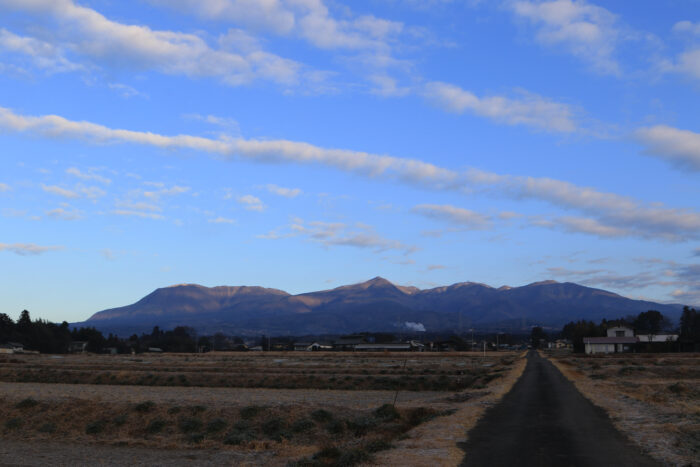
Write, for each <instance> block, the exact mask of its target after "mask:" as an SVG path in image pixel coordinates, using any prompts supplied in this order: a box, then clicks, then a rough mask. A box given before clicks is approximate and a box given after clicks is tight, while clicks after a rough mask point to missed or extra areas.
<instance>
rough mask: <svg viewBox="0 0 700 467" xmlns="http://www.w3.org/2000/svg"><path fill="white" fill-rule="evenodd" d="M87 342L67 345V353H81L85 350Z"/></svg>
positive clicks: (74, 342)
mask: <svg viewBox="0 0 700 467" xmlns="http://www.w3.org/2000/svg"><path fill="white" fill-rule="evenodd" d="M87 345H88V343H87V341H73V342H71V343H70V344H69V345H68V352H70V353H83V352H85V350H86V349H87Z"/></svg>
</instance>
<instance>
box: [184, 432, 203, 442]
mask: <svg viewBox="0 0 700 467" xmlns="http://www.w3.org/2000/svg"><path fill="white" fill-rule="evenodd" d="M202 441H204V434H202V433H190V434H188V435H187V442H188V443H192V444H199V443H201V442H202Z"/></svg>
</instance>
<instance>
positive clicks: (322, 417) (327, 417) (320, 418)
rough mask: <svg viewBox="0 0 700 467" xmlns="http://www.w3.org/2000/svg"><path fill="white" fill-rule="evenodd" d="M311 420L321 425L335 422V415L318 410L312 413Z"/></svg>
mask: <svg viewBox="0 0 700 467" xmlns="http://www.w3.org/2000/svg"><path fill="white" fill-rule="evenodd" d="M311 418H313V419H314V420H316V421H317V422H321V423H323V422H330V421H331V420H333V414H332V413H330V412H329V411H327V410H323V409H318V410H314V411H313V412H311Z"/></svg>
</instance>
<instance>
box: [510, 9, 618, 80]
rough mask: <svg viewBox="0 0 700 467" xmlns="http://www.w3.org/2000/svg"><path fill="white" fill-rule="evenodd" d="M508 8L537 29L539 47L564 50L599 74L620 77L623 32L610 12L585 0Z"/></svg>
mask: <svg viewBox="0 0 700 467" xmlns="http://www.w3.org/2000/svg"><path fill="white" fill-rule="evenodd" d="M507 5H508V8H510V9H511V10H512V11H513V13H515V14H516V15H518V16H519V17H521V18H525V19H527V20H529V21H530V22H531V23H533V24H534V25H536V26H537V28H538V29H537V33H536V39H537V41H539V42H540V43H542V44H545V45H554V46H556V45H559V46H562V47H564V48H566V49H567V51H568V52H569V53H571V54H572V55H574V56H576V57H579V58H581V59H583V60H585V61H587V62H589V63H590V64H591V65H592V66H593V67H594V69H595V70H597V71H598V72H600V73H604V74H611V75H620V74H621V70H620V66H619V64H618V63H617V61H616V60H615V57H614V54H615V47H616V44H617V42H618V40H619V37H620V31H619V30H618V27H617V25H616V22H617V17H616V16H615V15H614V14H612V13H611V12H610V11H608V10H606V9H605V8H602V7H599V6H596V5H593V4H591V3H587V2H585V1H583V0H578V1H576V0H554V1H543V2H540V1H538V2H531V1H511V2H509V3H507Z"/></svg>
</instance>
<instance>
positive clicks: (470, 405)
mask: <svg viewBox="0 0 700 467" xmlns="http://www.w3.org/2000/svg"><path fill="white" fill-rule="evenodd" d="M515 359H516V356H515V355H513V354H505V353H499V354H492V355H489V356H488V357H486V359H485V360H483V359H482V358H481V357H477V356H476V355H469V354H466V353H461V354H458V353H455V354H349V353H348V354H338V353H333V354H325V355H324V354H297V353H294V354H291V353H280V354H274V353H271V354H263V355H261V354H208V355H204V356H202V355H155V356H151V355H149V356H145V357H143V358H141V357H139V358H136V359H134V358H132V357H108V356H92V355H87V356H83V355H81V356H67V357H65V358H52V357H50V356H43V355H41V356H16V355H15V356H13V358H12V359H5V360H4V361H0V368H2V370H1V371H0V379H5V380H8V379H9V380H14V379H17V378H16V376H17V375H20V374H21V375H24V376H23V379H29V380H32V381H35V382H14V381H13V382H0V421H2V425H0V437H2V438H3V439H5V440H8V441H13V442H16V443H19V442H21V441H23V440H30V441H32V442H33V443H52V442H57V441H59V442H63V443H70V444H73V445H92V446H100V445H101V446H108V445H112V446H114V445H116V446H124V447H125V452H126V448H129V449H134V448H136V447H142V448H148V449H155V450H158V449H167V450H171V451H172V450H177V449H202V448H206V449H207V450H212V449H213V450H221V451H222V452H224V451H226V452H228V451H231V452H240V453H248V454H247V455H252V456H257V458H259V460H260V461H262V459H265V462H266V463H268V464H269V463H272V464H275V465H284V463H286V462H288V461H298V460H304V461H303V463H301V464H299V465H326V464H347V465H353V464H357V463H361V462H366V461H367V460H368V459H371V458H372V457H373V456H376V455H378V454H377V453H379V452H381V451H385V450H387V449H389V448H390V447H391V445H392V444H396V442H397V440H398V439H399V438H401V437H407V440H410V439H412V438H415V437H416V436H421V437H424V438H425V440H429V439H431V438H430V437H432V438H436V439H437V438H439V441H434V443H436V444H435V446H440V449H447V450H450V449H453V450H455V451H454V452H451V453H450V455H451V456H456V455H457V454H456V452H457V450H458V448H457V447H456V442H458V441H461V440H462V438H463V436H462V437H460V436H457V437H455V438H454V440H449V439H448V438H449V436H454V434H457V435H460V434H462V433H466V431H467V430H468V425H464V423H467V422H468V421H469V419H470V417H476V416H477V415H478V413H480V411H483V406H481V405H479V404H486V403H488V401H489V400H491V399H490V398H493V397H494V396H495V394H497V393H498V391H499V390H498V388H499V387H502V386H504V383H506V382H507V381H508V380H509V378H511V375H512V371H511V368H513V367H516V368H517V367H519V365H520V364H521V361H518V362H517V364H515V365H514V362H515ZM304 373H310V374H308V375H306V376H307V378H306V379H303V378H299V377H300V376H301V377H303V376H305V375H304ZM181 374H184V375H186V376H187V380H186V381H184V380H182V378H180V377H179V376H177V375H181ZM256 374H257V378H258V379H254V378H253V376H254V375H256ZM75 375H81V376H80V377H78V380H79V381H80V378H84V377H90V378H92V380H93V381H92V382H93V383H97V384H65V383H62V382H59V381H63V380H65V379H66V378H75V377H76V376H75ZM90 375H92V376H90ZM99 375H102V376H101V378H100V379H99V381H94V379H95V378H96V377H97V376H99ZM112 375H114V377H112ZM311 375H314V376H315V378H311V379H310V378H308V376H311ZM503 375H505V377H503ZM169 376H175V378H174V382H173V381H168V377H169ZM406 376H410V377H412V378H416V379H417V380H418V381H421V382H422V383H421V384H417V386H418V388H425V387H430V388H431V389H434V390H433V391H400V392H399V393H398V402H397V405H396V410H394V409H393V408H392V407H390V406H386V405H385V406H384V408H382V409H381V410H378V409H379V408H380V407H382V405H383V404H387V403H391V402H392V401H393V400H394V397H395V396H396V395H397V394H396V391H394V390H393V389H394V388H401V387H402V386H401V385H396V384H394V385H387V384H386V382H385V379H386V378H394V379H400V378H404V377H406ZM234 377H235V378H238V379H241V380H244V381H246V383H245V384H244V386H246V387H243V388H240V387H234V388H224V387H217V386H218V385H219V383H220V381H221V378H224V379H226V380H231V378H234ZM347 377H350V378H349V379H346V378H347ZM356 377H360V378H363V381H366V382H364V383H363V384H359V385H358V386H354V385H353V384H352V381H354V379H353V378H356ZM133 378H139V379H140V380H144V381H149V383H147V384H143V385H140V386H128V385H124V384H109V383H110V382H117V383H123V382H125V381H132V380H133ZM227 378H229V379H227ZM251 378H252V380H253V383H251V384H260V385H261V386H262V387H261V388H252V387H248V384H249V383H248V380H250V379H251ZM285 379H290V380H292V381H293V385H294V386H295V387H298V386H301V387H302V388H300V389H270V388H269V387H270V385H271V384H272V383H271V381H279V380H285ZM317 380H324V381H329V382H331V383H333V384H329V387H343V388H344V389H343V390H337V389H318V384H317V383H316V382H315V381H317ZM36 381H44V382H36ZM51 381H56V382H51ZM153 381H156V382H155V383H153ZM158 381H168V385H163V386H161V385H159V384H158ZM191 381H197V382H199V384H197V385H190V384H191ZM256 381H257V383H255V382H256ZM338 381H342V385H340V384H339V383H337V382H338ZM465 381H468V384H467V383H465ZM426 382H427V383H426ZM171 383H172V384H171ZM275 384H279V383H275ZM307 386H308V387H307ZM282 387H285V386H282ZM367 387H374V388H377V387H380V388H385V389H384V390H377V389H374V390H366V389H365V388H367ZM463 387H469V389H467V390H466V391H459V392H456V391H455V388H458V389H461V388H463ZM389 388H391V389H392V390H389ZM449 391H452V392H449ZM477 400H478V401H480V402H478V403H477V402H475V401H477ZM465 401H466V402H465ZM464 407H466V410H465V409H464ZM455 411H457V412H456V413H460V414H461V415H460V417H459V419H458V420H457V421H454V422H453V421H452V420H455V419H454V418H453V417H454V416H455V415H456V413H454V412H455ZM448 414H452V415H448ZM435 417H440V419H442V420H448V423H451V424H455V423H457V424H456V425H454V429H455V433H452V434H447V433H441V432H439V431H435V430H427V431H426V432H425V433H423V434H420V432H415V431H414V430H415V427H420V426H421V425H425V424H431V423H432V422H430V421H429V420H431V419H433V418H435ZM459 430H461V433H460V432H459ZM406 433H408V434H406ZM399 443H400V446H401V449H402V450H403V449H404V447H403V446H404V445H403V444H402V443H403V441H400V442H399ZM450 443H451V444H450ZM455 458H456V457H455ZM418 465H420V464H418Z"/></svg>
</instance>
